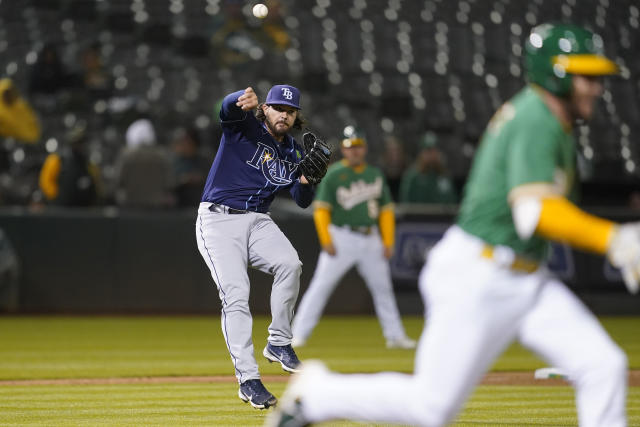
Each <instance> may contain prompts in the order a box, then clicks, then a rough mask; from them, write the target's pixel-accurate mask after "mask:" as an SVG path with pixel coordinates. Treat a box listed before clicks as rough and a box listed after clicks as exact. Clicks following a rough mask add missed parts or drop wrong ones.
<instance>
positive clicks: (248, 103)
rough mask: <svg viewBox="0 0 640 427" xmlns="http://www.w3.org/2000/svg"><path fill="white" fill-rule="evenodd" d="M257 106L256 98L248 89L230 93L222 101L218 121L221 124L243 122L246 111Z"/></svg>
mask: <svg viewBox="0 0 640 427" xmlns="http://www.w3.org/2000/svg"><path fill="white" fill-rule="evenodd" d="M254 104H255V105H254ZM257 106H258V96H257V95H256V94H255V92H254V91H253V89H252V88H250V87H248V88H246V89H244V90H238V91H236V92H233V93H230V94H229V95H227V96H225V97H224V99H223V100H222V106H221V108H220V120H222V121H223V122H234V121H241V120H244V119H246V118H247V111H249V110H251V109H253V108H255V107H257Z"/></svg>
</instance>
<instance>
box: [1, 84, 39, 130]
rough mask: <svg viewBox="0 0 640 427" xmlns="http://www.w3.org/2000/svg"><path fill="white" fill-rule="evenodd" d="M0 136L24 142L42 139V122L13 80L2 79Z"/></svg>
mask: <svg viewBox="0 0 640 427" xmlns="http://www.w3.org/2000/svg"><path fill="white" fill-rule="evenodd" d="M0 136H4V137H12V138H16V139H19V140H21V141H24V142H36V141H37V140H38V139H40V122H39V121H38V117H37V116H36V114H35V112H34V111H33V110H32V109H31V106H29V103H28V102H27V101H26V100H25V99H24V98H23V97H22V96H20V92H18V90H17V89H16V87H15V86H14V85H13V82H12V81H11V79H0Z"/></svg>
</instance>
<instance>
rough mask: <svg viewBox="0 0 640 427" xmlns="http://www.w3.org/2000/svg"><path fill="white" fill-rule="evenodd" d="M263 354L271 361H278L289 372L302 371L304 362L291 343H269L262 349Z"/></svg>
mask: <svg viewBox="0 0 640 427" xmlns="http://www.w3.org/2000/svg"><path fill="white" fill-rule="evenodd" d="M262 355H263V356H264V357H266V358H267V360H268V361H269V362H278V363H280V366H282V369H284V370H285V371H287V372H291V373H294V372H300V368H301V367H302V363H300V360H299V359H298V356H296V352H295V351H293V347H291V344H287V345H271V343H267V346H266V347H265V348H264V350H263V351H262Z"/></svg>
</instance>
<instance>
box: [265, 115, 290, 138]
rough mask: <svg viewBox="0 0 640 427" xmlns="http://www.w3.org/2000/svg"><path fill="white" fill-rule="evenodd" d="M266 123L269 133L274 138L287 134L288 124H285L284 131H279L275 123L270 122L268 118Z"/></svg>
mask: <svg viewBox="0 0 640 427" xmlns="http://www.w3.org/2000/svg"><path fill="white" fill-rule="evenodd" d="M266 123H267V127H268V128H269V131H270V132H271V135H273V136H274V138H277V139H280V138H282V137H284V136H285V135H286V134H287V131H288V130H289V126H286V125H285V128H286V129H285V130H284V131H279V130H278V129H277V128H276V125H275V124H274V123H272V122H271V121H270V120H269V119H266Z"/></svg>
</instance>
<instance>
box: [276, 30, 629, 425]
mask: <svg viewBox="0 0 640 427" xmlns="http://www.w3.org/2000/svg"><path fill="white" fill-rule="evenodd" d="M602 46H603V43H602V39H601V38H600V37H599V36H598V35H596V34H593V33H591V32H589V31H587V30H585V29H583V28H580V27H576V26H572V25H541V26H538V27H535V28H534V29H533V30H532V32H531V34H530V35H529V37H528V40H527V43H526V69H527V74H528V78H529V81H530V84H529V85H528V86H527V87H525V88H524V89H522V90H521V91H520V92H519V93H518V94H516V95H515V96H514V97H513V98H512V99H511V100H510V101H508V102H507V103H505V104H504V105H503V106H502V107H501V108H500V109H499V111H498V112H497V113H496V114H495V115H494V117H493V118H492V120H491V122H490V123H489V125H488V128H487V129H486V132H485V134H484V136H483V138H482V141H481V143H480V147H479V150H478V152H477V155H476V158H475V160H474V163H473V166H472V169H471V173H470V176H469V180H468V182H467V185H466V188H465V195H464V199H463V201H462V205H461V210H460V214H459V217H458V219H457V223H456V224H455V225H453V226H452V227H451V228H450V229H449V230H448V231H447V232H446V234H445V236H444V237H443V239H442V240H441V241H440V242H439V243H438V244H437V245H436V246H435V247H434V248H433V249H432V250H431V252H430V253H429V257H428V259H427V264H426V266H425V268H424V269H423V271H422V273H421V275H420V289H421V291H422V295H423V299H424V301H425V305H426V307H427V310H426V313H427V319H426V327H425V329H424V332H423V334H422V337H421V338H420V341H419V344H418V349H417V353H416V364H415V373H414V374H413V375H403V374H395V373H382V374H376V375H337V374H333V373H330V372H328V371H327V370H326V369H324V368H323V367H322V366H321V365H320V364H319V362H316V363H313V362H309V363H307V364H306V368H305V370H304V371H303V373H302V374H301V375H300V376H299V377H298V378H296V380H295V381H292V383H291V384H290V386H289V388H288V390H287V392H285V396H284V397H283V399H282V403H281V408H282V409H281V412H280V413H278V416H277V417H274V419H272V421H273V423H274V424H275V425H287V426H293V425H304V424H305V423H310V422H317V421H323V420H327V419H331V418H346V419H357V420H363V421H377V422H383V423H384V422H386V423H399V424H410V425H420V426H442V425H445V424H447V423H449V422H451V421H452V420H453V419H454V417H455V416H456V414H457V413H458V411H459V410H460V408H461V407H462V405H463V404H464V402H465V400H466V399H467V397H468V396H469V394H470V393H471V392H472V390H473V388H474V387H475V385H476V384H477V382H478V381H479V380H480V379H481V377H482V376H483V374H484V372H485V371H486V370H487V369H488V368H489V367H490V366H491V363H492V362H493V361H494V359H495V358H496V357H497V356H498V355H499V354H500V353H501V352H502V351H503V350H504V349H505V348H506V347H507V346H508V345H509V343H511V342H512V341H513V340H515V339H517V340H519V341H520V342H521V343H522V344H523V345H524V346H525V347H527V348H529V349H530V350H531V351H533V352H535V353H536V354H538V355H539V356H540V357H541V358H543V359H544V360H546V361H547V362H549V363H551V364H552V365H553V366H557V367H558V368H560V369H561V370H562V371H565V372H567V373H568V375H569V378H570V379H571V381H572V383H573V386H574V387H575V389H576V405H577V409H578V420H579V423H580V425H581V426H607V427H618V426H624V425H626V414H625V400H626V376H627V359H626V356H625V354H624V353H623V352H622V351H621V349H620V348H619V347H618V346H617V345H616V344H615V343H614V342H613V341H612V340H611V338H609V336H608V335H607V333H606V331H605V330H604V329H603V328H602V326H601V325H600V324H599V323H598V320H597V319H596V317H595V316H594V315H593V314H592V313H591V312H589V310H588V309H587V308H586V307H585V306H584V305H583V304H582V303H581V302H580V300H579V299H578V298H577V297H576V296H575V295H574V294H572V293H571V292H570V291H569V290H568V288H567V287H566V286H565V285H564V284H563V283H561V282H560V281H559V280H558V279H557V278H556V277H554V276H553V275H552V274H551V273H550V272H549V270H548V269H547V268H546V267H545V264H544V259H545V255H546V253H547V251H548V241H549V240H554V241H563V242H567V243H568V244H570V245H572V246H573V247H575V248H580V249H585V250H589V251H593V252H596V253H600V254H603V255H607V256H608V257H609V259H610V260H611V262H612V263H613V265H615V266H617V267H619V268H620V269H621V271H622V273H623V277H624V279H625V283H626V284H627V286H628V287H629V289H630V290H631V291H632V292H636V291H637V290H638V279H639V277H640V223H632V224H624V225H618V224H614V223H612V222H610V221H607V220H605V219H602V218H598V217H595V216H592V215H589V214H587V213H585V212H584V211H582V210H580V209H579V208H578V207H577V206H576V205H575V204H574V202H573V201H572V199H573V194H574V192H573V190H574V187H575V183H576V173H575V172H576V171H575V157H576V146H575V143H574V139H573V135H572V124H573V121H574V120H575V119H589V118H590V117H591V116H592V114H593V111H594V103H595V101H596V99H597V98H598V97H599V96H600V95H601V93H602V91H603V87H602V83H601V80H600V76H602V75H607V74H614V73H616V71H617V67H616V65H615V64H614V63H613V62H612V61H610V60H609V59H607V58H606V57H605V56H604V54H603V51H602ZM287 419H289V420H291V419H295V420H297V421H293V422H291V423H288V424H285V423H284V421H286V420H287Z"/></svg>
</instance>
